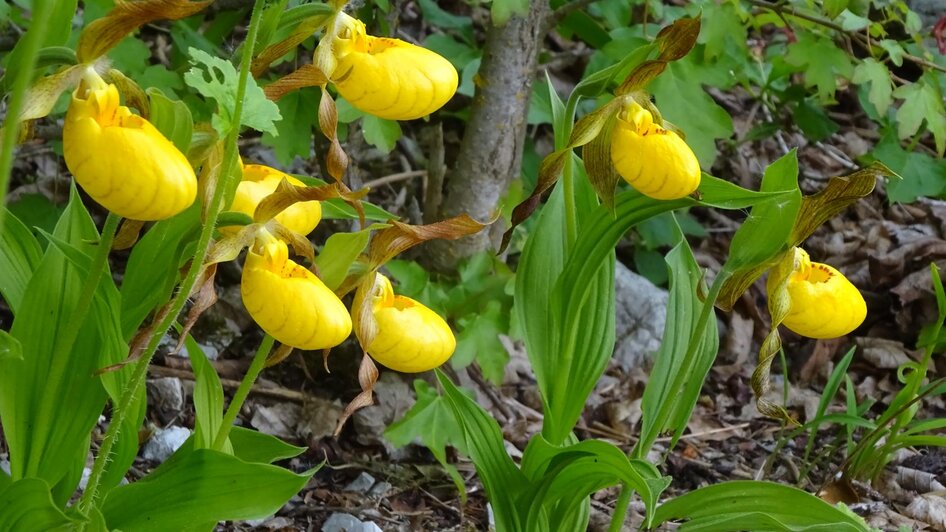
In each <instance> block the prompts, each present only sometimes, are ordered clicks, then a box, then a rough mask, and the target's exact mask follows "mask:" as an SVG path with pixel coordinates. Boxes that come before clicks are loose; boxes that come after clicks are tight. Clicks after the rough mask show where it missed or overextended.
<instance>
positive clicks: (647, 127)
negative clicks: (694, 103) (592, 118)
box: [611, 102, 700, 200]
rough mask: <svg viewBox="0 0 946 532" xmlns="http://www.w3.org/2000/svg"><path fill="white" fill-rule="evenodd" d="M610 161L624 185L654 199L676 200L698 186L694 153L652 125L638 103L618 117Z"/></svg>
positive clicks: (698, 171)
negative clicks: (622, 179) (626, 183)
mask: <svg viewBox="0 0 946 532" xmlns="http://www.w3.org/2000/svg"><path fill="white" fill-rule="evenodd" d="M611 161H612V162H613V163H614V168H615V169H616V170H617V172H618V174H620V175H621V177H623V178H624V180H625V181H627V182H628V183H629V184H630V185H631V186H632V187H634V188H635V189H637V191H638V192H640V193H641V194H643V195H645V196H648V197H651V198H654V199H659V200H672V199H679V198H682V197H685V196H688V195H689V194H691V193H692V192H693V191H694V190H696V188H697V187H698V186H700V163H699V161H697V159H696V155H694V154H693V150H691V149H690V147H689V146H687V143H686V142H685V141H684V140H683V139H682V138H680V136H679V135H677V134H676V133H675V132H673V131H670V130H669V129H664V128H663V127H661V126H660V125H658V124H655V123H654V117H653V115H651V114H650V111H648V110H647V109H644V108H643V107H641V106H640V104H638V103H637V102H632V103H631V104H630V105H629V106H627V107H626V108H625V109H624V110H622V111H621V113H620V114H619V115H618V117H617V123H616V124H615V126H614V131H613V133H612V134H611Z"/></svg>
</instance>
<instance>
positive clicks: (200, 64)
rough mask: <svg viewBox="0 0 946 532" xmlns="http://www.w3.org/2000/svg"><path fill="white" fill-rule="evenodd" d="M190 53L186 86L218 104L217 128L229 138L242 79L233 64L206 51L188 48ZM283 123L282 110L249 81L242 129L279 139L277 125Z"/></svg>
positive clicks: (185, 79) (244, 101)
mask: <svg viewBox="0 0 946 532" xmlns="http://www.w3.org/2000/svg"><path fill="white" fill-rule="evenodd" d="M187 53H188V55H190V63H191V65H192V67H191V69H190V70H188V71H187V72H186V73H184V82H185V83H187V84H188V85H189V86H191V87H192V88H194V89H196V90H197V92H199V93H200V94H201V95H203V96H204V97H205V98H213V99H214V100H215V101H216V102H217V112H216V113H215V114H214V116H213V120H212V122H213V127H214V129H216V130H217V133H219V134H220V136H221V137H223V136H226V135H227V133H228V132H229V131H230V129H231V127H232V124H231V121H232V119H233V113H234V111H235V109H236V100H237V86H238V85H239V78H240V75H239V73H238V72H237V70H236V68H234V66H233V64H231V63H230V62H229V61H225V60H223V59H220V58H218V57H214V56H211V55H210V54H208V53H207V52H204V51H203V50H199V49H197V48H188V50H187ZM281 119H282V116H281V115H280V114H279V107H277V106H276V104H275V103H273V102H271V101H270V100H268V99H267V98H266V95H265V94H264V93H263V89H261V88H260V86H259V85H257V84H256V80H254V79H253V78H252V77H250V78H248V79H247V83H246V94H245V96H244V99H243V114H242V115H241V122H242V123H241V124H240V125H245V126H248V127H250V128H253V129H255V130H257V131H263V132H266V133H269V134H271V135H273V136H276V135H278V134H279V131H277V129H276V125H275V124H274V122H275V121H277V120H281Z"/></svg>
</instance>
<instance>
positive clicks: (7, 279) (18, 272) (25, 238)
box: [0, 207, 43, 315]
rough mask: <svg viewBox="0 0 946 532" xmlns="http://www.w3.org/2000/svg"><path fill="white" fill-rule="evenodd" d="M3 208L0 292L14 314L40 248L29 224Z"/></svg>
mask: <svg viewBox="0 0 946 532" xmlns="http://www.w3.org/2000/svg"><path fill="white" fill-rule="evenodd" d="M3 210H4V214H3V216H2V218H3V225H2V232H0V295H2V296H3V300H4V301H6V303H7V305H9V306H10V310H12V311H13V314H14V315H16V311H17V309H18V308H19V306H20V302H21V301H22V300H23V294H24V292H25V291H26V285H27V283H29V281H30V278H31V277H32V276H33V272H34V271H36V268H37V266H38V265H39V261H40V260H41V259H42V257H43V250H42V248H41V247H40V245H39V242H38V241H37V240H36V237H34V236H33V233H31V232H30V230H29V228H27V227H26V226H25V225H23V222H21V221H20V220H19V218H17V217H16V216H14V215H13V213H11V212H10V211H9V210H7V209H6V207H3Z"/></svg>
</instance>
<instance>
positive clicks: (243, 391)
mask: <svg viewBox="0 0 946 532" xmlns="http://www.w3.org/2000/svg"><path fill="white" fill-rule="evenodd" d="M273 341H274V340H273V337H272V336H270V335H268V334H267V335H266V336H265V337H263V341H262V342H260V344H259V348H258V349H257V350H256V354H255V355H254V356H253V362H251V363H250V369H248V370H246V375H244V377H243V381H241V382H240V387H239V388H237V391H236V393H234V394H233V399H232V400H231V401H230V406H228V407H227V412H226V413H225V414H224V415H223V422H221V424H220V429H219V430H218V431H217V437H216V438H214V443H213V449H214V450H215V451H220V450H222V449H223V444H224V443H225V442H226V441H227V437H228V436H230V429H231V428H232V427H233V422H234V421H235V420H236V417H237V415H238V414H239V413H240V409H241V408H243V403H244V402H245V401H246V397H247V396H248V395H250V388H252V387H253V383H255V382H256V378H257V377H259V374H260V373H261V372H262V371H263V368H264V367H265V366H266V359H267V358H268V357H269V352H270V351H272V349H273Z"/></svg>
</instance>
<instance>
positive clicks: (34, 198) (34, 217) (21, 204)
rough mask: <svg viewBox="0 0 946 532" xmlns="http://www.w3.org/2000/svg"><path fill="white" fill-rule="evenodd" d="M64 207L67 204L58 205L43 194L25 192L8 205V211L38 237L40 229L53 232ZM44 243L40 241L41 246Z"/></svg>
mask: <svg viewBox="0 0 946 532" xmlns="http://www.w3.org/2000/svg"><path fill="white" fill-rule="evenodd" d="M64 207H65V205H57V204H56V203H54V202H52V201H51V200H50V199H49V198H48V197H46V196H44V195H43V194H23V195H22V196H20V197H18V198H17V199H16V201H12V202H10V203H9V204H8V205H7V208H8V209H9V211H8V212H9V213H10V214H12V215H14V216H16V217H17V218H19V219H20V221H21V222H23V225H25V226H26V227H27V228H29V231H30V232H31V233H33V234H34V235H35V236H37V237H38V236H39V231H38V229H42V230H44V231H46V232H48V233H51V232H52V231H53V229H55V228H56V222H58V221H59V217H60V216H62V211H63V208H64ZM44 244H45V243H44V242H40V246H41V247H42V246H43V245H44Z"/></svg>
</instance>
